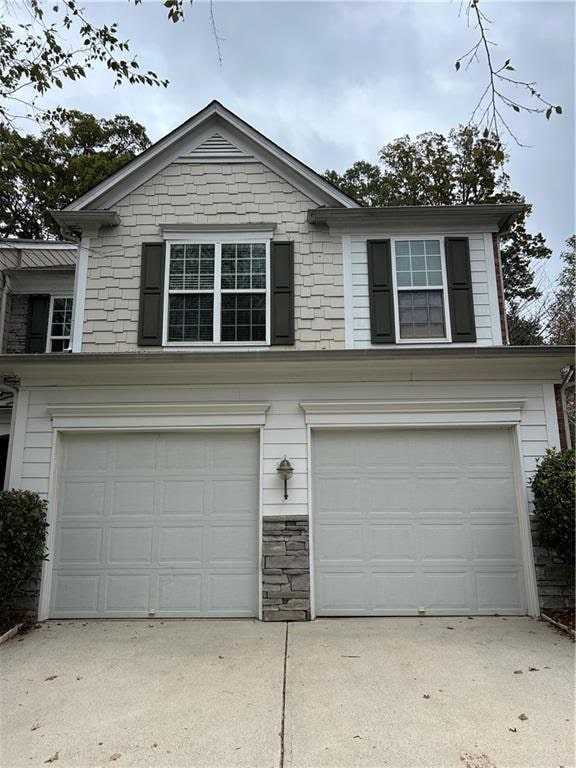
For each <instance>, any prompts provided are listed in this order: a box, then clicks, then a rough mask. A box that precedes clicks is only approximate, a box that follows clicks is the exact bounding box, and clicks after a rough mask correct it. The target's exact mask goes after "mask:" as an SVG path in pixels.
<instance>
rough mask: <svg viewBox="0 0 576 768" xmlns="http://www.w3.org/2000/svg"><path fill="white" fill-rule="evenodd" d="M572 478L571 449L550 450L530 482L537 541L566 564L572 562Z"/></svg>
mask: <svg viewBox="0 0 576 768" xmlns="http://www.w3.org/2000/svg"><path fill="white" fill-rule="evenodd" d="M575 479H576V473H575V471H574V450H570V451H564V452H562V453H559V452H558V451H555V450H553V449H549V450H547V451H546V456H545V457H544V458H543V459H542V460H541V461H539V462H538V469H537V471H536V474H535V475H534V477H533V478H532V480H531V481H530V485H531V487H532V493H533V494H534V516H535V518H536V524H537V526H538V532H539V534H540V542H541V544H542V546H544V547H547V548H548V549H552V550H554V551H555V552H556V554H557V555H558V557H560V558H562V560H564V562H566V563H573V562H574V481H575Z"/></svg>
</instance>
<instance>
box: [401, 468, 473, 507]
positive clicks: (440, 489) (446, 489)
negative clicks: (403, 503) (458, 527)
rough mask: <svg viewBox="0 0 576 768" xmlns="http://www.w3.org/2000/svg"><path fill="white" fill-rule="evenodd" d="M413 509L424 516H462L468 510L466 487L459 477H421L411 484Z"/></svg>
mask: <svg viewBox="0 0 576 768" xmlns="http://www.w3.org/2000/svg"><path fill="white" fill-rule="evenodd" d="M411 494H412V496H411V500H412V509H413V510H414V511H415V512H419V513H421V514H422V515H436V514H438V513H439V512H441V513H442V514H454V515H460V514H462V511H463V510H465V509H466V506H467V503H466V486H465V483H463V482H462V480H461V479H460V478H459V477H437V476H434V477H425V478H423V477H421V476H420V475H419V476H418V477H416V478H415V479H413V481H412V483H411Z"/></svg>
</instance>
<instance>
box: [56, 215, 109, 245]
mask: <svg viewBox="0 0 576 768" xmlns="http://www.w3.org/2000/svg"><path fill="white" fill-rule="evenodd" d="M47 213H49V214H50V216H52V218H53V219H54V220H55V221H56V223H57V224H59V225H60V226H61V227H66V228H68V227H69V228H71V229H74V228H75V227H81V226H82V225H83V224H92V225H96V226H100V227H114V226H117V225H118V224H120V216H118V214H117V213H116V211H103V210H100V209H97V208H85V209H84V210H82V211H68V210H66V209H64V210H63V211H50V210H49V211H47ZM76 247H78V246H76Z"/></svg>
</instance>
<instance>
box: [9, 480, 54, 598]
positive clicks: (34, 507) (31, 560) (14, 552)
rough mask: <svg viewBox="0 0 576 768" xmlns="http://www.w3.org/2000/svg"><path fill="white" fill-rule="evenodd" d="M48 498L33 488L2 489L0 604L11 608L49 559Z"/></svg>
mask: <svg viewBox="0 0 576 768" xmlns="http://www.w3.org/2000/svg"><path fill="white" fill-rule="evenodd" d="M46 506H47V504H46V502H45V501H44V500H43V499H41V498H40V496H38V494H37V493H33V492H32V491H1V492H0V607H1V608H3V609H7V608H10V607H11V602H12V600H13V599H14V597H15V596H16V595H17V594H18V591H19V590H20V589H21V588H22V587H23V586H24V585H25V583H26V582H27V581H28V579H30V578H31V577H32V576H34V575H35V574H36V573H37V571H38V568H39V567H40V565H41V563H42V561H43V560H45V559H46V544H45V541H46V529H47V528H48V523H47V522H46Z"/></svg>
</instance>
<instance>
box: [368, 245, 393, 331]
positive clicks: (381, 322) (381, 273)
mask: <svg viewBox="0 0 576 768" xmlns="http://www.w3.org/2000/svg"><path fill="white" fill-rule="evenodd" d="M366 246H367V250H368V293H369V299H370V338H371V341H372V344H394V343H395V341H396V335H395V333H394V289H393V286H392V254H391V250H390V240H368V241H367V243H366Z"/></svg>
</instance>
